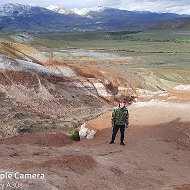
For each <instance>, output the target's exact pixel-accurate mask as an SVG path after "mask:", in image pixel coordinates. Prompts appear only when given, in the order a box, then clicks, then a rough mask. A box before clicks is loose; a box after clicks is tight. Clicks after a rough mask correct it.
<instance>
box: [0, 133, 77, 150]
mask: <svg viewBox="0 0 190 190" xmlns="http://www.w3.org/2000/svg"><path fill="white" fill-rule="evenodd" d="M73 142H74V141H73V140H71V139H69V138H68V137H67V136H66V135H65V134H62V133H60V134H43V135H40V134H22V135H18V136H14V137H9V138H6V139H3V140H1V141H0V144H30V145H40V146H57V147H61V146H64V145H66V144H71V143H73Z"/></svg>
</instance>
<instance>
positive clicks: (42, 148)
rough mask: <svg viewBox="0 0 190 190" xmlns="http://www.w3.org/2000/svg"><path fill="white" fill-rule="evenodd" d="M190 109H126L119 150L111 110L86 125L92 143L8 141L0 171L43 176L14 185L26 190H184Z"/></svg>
mask: <svg viewBox="0 0 190 190" xmlns="http://www.w3.org/2000/svg"><path fill="white" fill-rule="evenodd" d="M189 108H190V105H189V104H187V103H186V104H184V103H171V102H147V103H140V102H139V103H135V104H133V105H131V106H129V112H130V125H129V128H128V129H126V136H125V143H126V146H125V147H123V146H121V145H119V135H118V136H117V140H116V142H115V144H113V145H110V144H109V141H110V137H111V130H112V128H111V125H110V118H111V112H110V111H109V112H106V113H105V114H103V115H101V116H100V117H98V118H97V119H95V120H92V121H88V122H87V126H88V127H91V128H96V129H98V130H99V131H98V133H97V134H96V136H95V138H94V139H93V140H87V139H82V140H81V141H80V142H73V141H71V140H69V139H68V137H66V136H64V135H62V134H60V133H59V132H57V133H55V134H54V135H48V134H43V135H35V134H26V135H21V136H17V137H10V138H7V139H5V140H2V141H1V142H0V147H1V156H0V163H1V170H3V171H9V172H20V173H43V174H45V180H40V179H38V180H19V181H18V180H13V181H15V182H19V183H20V185H23V187H24V189H26V190H27V189H30V190H31V189H32V190H35V189H57V190H58V189H60V190H62V189H64V190H65V189H66V190H67V189H68V190H74V189H89V190H90V189H105V190H107V189H120V190H126V189H129V190H137V189H138V190H149V189H150V190H154V189H155V190H157V189H160V190H166V189H169V190H170V189H172V190H177V189H180V190H187V189H190V177H189V170H190V167H189V164H190V156H189V155H190V128H189V126H190V120H189V114H190V111H189V110H190V109H189ZM2 182H3V183H4V184H6V183H8V180H3V181H2Z"/></svg>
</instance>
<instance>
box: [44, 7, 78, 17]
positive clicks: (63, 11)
mask: <svg viewBox="0 0 190 190" xmlns="http://www.w3.org/2000/svg"><path fill="white" fill-rule="evenodd" d="M47 9H49V10H51V11H54V12H56V13H60V14H64V15H68V14H75V12H74V11H72V10H70V9H66V8H62V7H59V6H56V5H50V6H48V7H47Z"/></svg>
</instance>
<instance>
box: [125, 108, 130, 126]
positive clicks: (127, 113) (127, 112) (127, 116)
mask: <svg viewBox="0 0 190 190" xmlns="http://www.w3.org/2000/svg"><path fill="white" fill-rule="evenodd" d="M128 125H129V111H128V109H126V128H127V127H128Z"/></svg>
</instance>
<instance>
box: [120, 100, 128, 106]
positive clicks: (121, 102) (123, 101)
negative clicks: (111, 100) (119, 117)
mask: <svg viewBox="0 0 190 190" xmlns="http://www.w3.org/2000/svg"><path fill="white" fill-rule="evenodd" d="M126 103H127V102H126V101H125V100H120V101H119V106H120V108H123V107H125V105H126Z"/></svg>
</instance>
